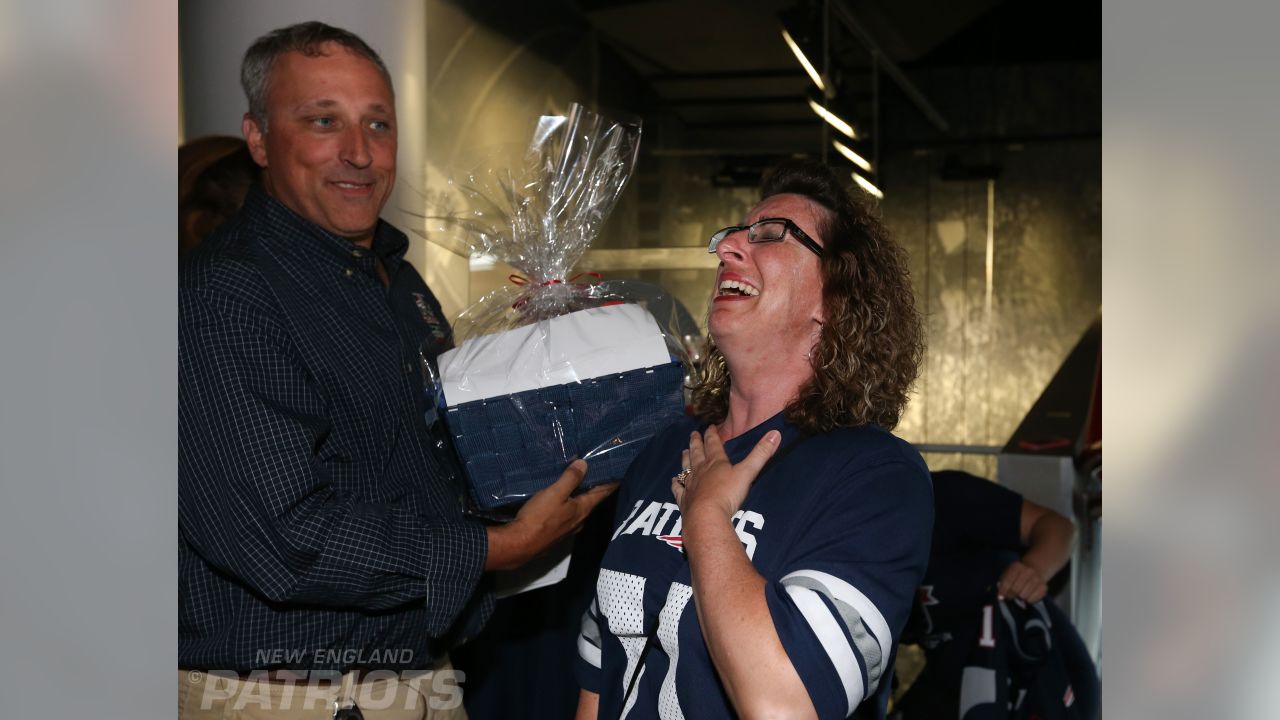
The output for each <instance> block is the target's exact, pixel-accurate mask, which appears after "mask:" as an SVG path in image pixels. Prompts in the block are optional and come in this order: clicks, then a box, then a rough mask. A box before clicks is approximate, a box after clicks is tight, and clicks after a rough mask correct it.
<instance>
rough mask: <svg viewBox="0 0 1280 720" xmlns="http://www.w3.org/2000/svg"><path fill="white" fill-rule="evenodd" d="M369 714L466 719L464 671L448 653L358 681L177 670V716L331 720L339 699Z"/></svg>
mask: <svg viewBox="0 0 1280 720" xmlns="http://www.w3.org/2000/svg"><path fill="white" fill-rule="evenodd" d="M335 702H337V703H339V704H340V706H341V707H350V706H351V704H352V702H355V704H356V705H358V706H359V707H360V712H361V714H363V715H364V717H365V718H366V719H367V720H466V717H467V711H466V710H465V709H464V708H463V707H462V676H461V673H459V672H457V671H455V670H454V669H453V664H452V663H451V662H450V661H449V657H448V656H447V655H446V656H445V657H443V658H441V660H440V662H438V663H437V664H436V666H435V667H434V668H432V669H430V670H408V671H403V672H400V673H393V672H392V671H390V670H387V671H373V672H369V673H367V674H365V675H364V676H363V677H361V678H360V679H359V680H358V681H357V679H356V675H355V674H354V673H347V674H346V675H343V676H342V677H341V678H338V677H337V676H335V675H328V676H326V675H323V674H317V676H315V677H311V678H310V679H307V678H300V679H299V680H298V681H297V682H285V681H279V680H266V679H265V676H264V679H255V678H254V676H253V674H252V673H251V674H250V676H249V677H248V678H245V679H242V678H239V677H235V676H230V675H226V674H220V673H216V672H215V673H204V672H201V671H199V670H179V671H178V720H214V719H215V718H216V719H217V720H329V718H332V717H333V712H334V703H335Z"/></svg>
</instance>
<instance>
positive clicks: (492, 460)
mask: <svg viewBox="0 0 1280 720" xmlns="http://www.w3.org/2000/svg"><path fill="white" fill-rule="evenodd" d="M639 142H640V124H639V122H621V121H613V120H609V119H607V118H605V117H603V116H601V115H599V114H597V113H594V112H591V111H588V110H586V109H584V108H583V107H581V106H579V105H573V106H572V107H571V108H570V109H569V112H568V113H567V114H566V115H564V116H544V117H542V118H541V119H540V120H539V121H538V123H537V127H536V129H535V131H534V134H533V139H532V141H531V143H530V144H529V146H528V149H527V151H526V152H525V154H524V157H523V162H522V164H520V165H519V166H518V167H516V168H508V169H496V168H494V167H491V166H484V167H481V168H479V169H476V170H472V171H470V172H467V173H463V174H460V176H456V177H455V178H454V179H453V180H452V181H451V184H452V185H453V186H454V188H453V189H454V192H455V195H456V196H458V197H460V198H461V199H462V200H463V203H464V205H465V208H464V209H463V210H462V211H460V212H456V213H453V214H451V215H450V216H449V217H447V218H444V220H446V223H445V227H447V228H449V229H451V230H452V231H454V232H458V233H461V235H462V238H463V240H464V242H465V244H466V245H467V246H468V247H469V248H470V250H471V252H472V254H473V256H475V255H482V256H488V257H490V258H493V259H495V260H498V261H502V262H505V263H507V264H508V265H510V266H511V267H513V268H514V269H515V270H516V271H517V273H516V274H512V275H511V276H510V278H509V280H510V284H509V285H506V286H503V287H501V288H499V289H498V290H495V291H493V292H491V293H489V294H488V295H485V296H484V297H482V298H481V299H480V300H479V301H477V302H476V303H475V304H473V305H472V306H470V307H468V308H467V309H466V310H464V311H463V312H462V313H461V315H459V317H458V318H457V320H456V321H455V323H454V336H455V340H456V342H457V345H456V347H455V348H454V349H452V350H449V351H447V352H445V353H442V354H441V355H440V356H439V357H438V358H437V359H436V363H435V364H434V365H432V364H431V363H430V362H429V361H427V360H425V359H424V363H425V364H426V366H425V368H424V371H425V375H426V376H427V378H428V379H429V380H428V390H429V391H430V392H432V393H433V397H434V398H435V401H436V406H437V407H438V410H439V413H440V415H441V416H442V417H443V419H444V423H445V426H446V427H447V429H448V432H449V434H450V435H451V436H452V438H453V442H454V445H455V447H456V449H457V451H458V455H459V457H460V459H461V461H462V465H463V467H464V469H465V471H466V474H467V479H468V481H469V485H470V488H471V496H472V497H471V499H472V501H473V503H474V505H475V508H473V509H476V510H478V512H479V513H480V514H488V515H489V516H493V517H501V516H502V515H503V513H504V511H506V512H507V513H508V514H509V511H510V509H511V508H512V507H514V506H516V505H518V504H519V503H520V502H522V501H523V500H525V499H527V498H528V497H529V496H531V495H533V494H534V493H536V492H537V491H538V490H541V489H542V488H544V487H546V486H548V485H550V484H551V483H553V482H555V480H556V479H557V478H558V477H559V476H560V473H561V472H563V470H564V468H565V467H566V466H567V465H568V464H569V463H570V462H571V461H572V460H573V459H574V458H582V459H584V460H586V461H587V463H588V472H587V477H586V479H585V480H584V482H583V486H584V487H589V486H592V485H597V484H601V483H605V482H609V481H612V480H617V479H619V478H620V477H621V476H622V475H623V473H624V472H625V471H626V469H627V466H628V465H629V464H630V462H631V460H632V459H633V458H634V457H635V455H636V453H637V452H638V451H639V449H640V448H641V446H642V445H643V443H644V441H646V440H648V439H649V437H651V436H652V435H653V434H654V433H656V432H657V431H658V430H660V429H662V428H663V427H665V426H666V425H668V424H670V423H671V422H672V421H673V420H675V419H676V418H678V417H680V416H681V415H682V414H683V412H684V395H683V386H684V382H685V379H686V367H687V366H688V355H687V352H686V348H685V346H684V345H683V344H682V343H681V340H680V335H679V334H678V330H677V329H676V321H675V318H673V317H672V312H671V308H673V307H674V304H673V303H671V302H670V301H669V300H668V296H666V295H665V293H664V292H663V291H662V290H661V289H660V288H656V287H655V286H652V285H649V284H647V283H640V282H638V281H626V280H603V279H601V277H600V276H599V275H598V274H597V273H592V272H578V273H574V272H573V268H574V266H575V265H576V264H577V263H578V261H579V260H580V259H581V258H582V255H583V253H584V252H585V251H586V249H587V247H588V245H589V244H590V243H591V242H592V240H594V239H595V237H596V236H597V234H598V233H599V232H600V229H601V226H602V225H603V224H604V221H605V219H606V218H607V217H608V215H609V212H610V211H611V210H612V209H613V207H614V205H615V204H616V202H617V200H618V197H619V195H621V193H622V190H623V188H624V186H625V185H626V183H627V180H628V178H629V177H630V175H631V172H632V169H633V168H634V166H635V162H636V157H637V153H638V150H639Z"/></svg>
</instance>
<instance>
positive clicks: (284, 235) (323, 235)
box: [242, 184, 409, 273]
mask: <svg viewBox="0 0 1280 720" xmlns="http://www.w3.org/2000/svg"><path fill="white" fill-rule="evenodd" d="M242 212H243V213H244V215H245V217H247V218H248V219H250V220H251V221H253V222H255V223H257V224H259V225H262V226H263V232H262V237H263V238H268V239H270V240H272V241H275V243H276V244H277V245H280V246H284V247H287V248H288V249H289V250H291V251H296V252H300V253H302V254H303V255H307V256H314V254H315V253H317V252H318V253H321V254H323V255H326V256H330V257H332V258H333V259H335V260H338V261H340V262H343V263H345V264H350V263H352V262H355V263H356V265H357V266H361V267H363V266H365V265H367V266H368V269H369V270H370V271H372V263H373V258H372V257H371V254H372V255H377V256H378V257H379V258H381V259H382V261H383V265H384V266H385V267H386V269H387V272H389V273H393V272H394V271H395V269H396V268H397V267H398V266H399V264H400V261H401V260H402V259H403V258H404V254H405V252H406V251H407V250H408V249H409V238H408V236H407V235H405V234H404V233H403V232H401V231H400V230H398V229H396V228H395V227H394V226H392V225H391V223H388V222H387V221H385V220H383V219H381V218H379V219H378V224H377V226H376V227H375V228H374V231H373V249H372V251H370V250H367V249H365V248H363V247H361V246H359V245H357V244H355V243H353V242H351V241H350V240H348V239H346V238H343V237H338V236H337V235H334V234H333V233H331V232H329V231H327V230H325V229H324V228H322V227H320V226H319V225H316V224H315V223H313V222H311V221H310V220H307V219H306V218H304V217H302V216H301V215H299V214H297V213H296V212H294V211H293V210H291V209H289V207H288V206H286V205H285V204H284V203H282V202H280V201H279V200H277V199H275V198H274V197H271V196H270V195H269V194H267V192H266V190H264V189H263V187H262V186H261V185H260V184H255V185H254V186H253V187H251V188H250V189H249V192H248V194H247V195H246V196H245V200H244V207H243V210H242Z"/></svg>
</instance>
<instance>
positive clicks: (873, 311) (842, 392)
mask: <svg viewBox="0 0 1280 720" xmlns="http://www.w3.org/2000/svg"><path fill="white" fill-rule="evenodd" d="M784 193H794V194H797V195H803V196H804V197H806V198H808V199H809V200H812V201H813V202H815V203H817V204H819V205H821V206H822V207H824V208H826V209H827V210H828V211H829V212H828V213H826V214H825V217H824V218H823V219H822V220H821V221H820V223H819V228H818V236H819V238H820V239H821V240H822V244H823V248H824V253H823V256H822V259H821V264H820V267H821V272H822V282H823V285H822V305H823V310H824V314H825V316H826V322H825V323H824V324H823V326H822V330H821V334H820V336H819V339H818V343H817V344H816V345H815V346H814V348H813V352H812V354H811V355H810V363H811V364H812V365H813V377H812V378H810V379H809V381H808V382H806V383H805V384H804V385H803V386H801V388H800V391H799V394H798V395H797V397H796V398H795V399H794V400H792V401H791V403H790V404H789V405H788V406H787V409H786V418H787V420H788V422H791V423H792V424H794V425H796V426H798V427H800V428H801V429H803V430H804V431H805V432H808V433H821V432H827V431H829V430H831V429H833V428H836V427H857V426H860V425H867V424H876V425H880V426H882V427H885V428H889V429H892V428H893V427H894V426H895V425H897V424H898V420H899V419H900V418H901V416H902V409H903V408H904V407H905V406H906V404H907V393H908V391H909V390H910V388H911V385H912V383H913V382H915V379H916V374H917V373H918V371H919V366H920V362H921V359H922V358H923V356H924V330H923V326H922V324H921V321H920V315H919V314H918V313H917V312H916V306H915V298H914V296H913V295H912V292H911V282H910V276H909V274H908V272H907V258H906V253H905V252H904V251H903V249H902V247H901V246H899V245H898V244H897V243H896V242H894V241H893V240H891V239H890V238H889V233H888V231H887V230H886V229H885V227H884V225H883V223H881V222H880V219H879V218H878V217H876V215H875V214H873V213H872V211H871V209H870V208H868V207H867V206H865V205H863V204H862V203H860V202H857V201H855V200H853V199H852V198H851V197H849V193H848V192H847V191H846V190H845V189H844V187H843V186H842V185H841V183H840V181H839V179H838V178H837V177H836V175H835V174H834V173H833V172H832V171H831V169H830V168H828V167H826V166H825V165H822V164H820V163H817V162H813V161H806V160H792V161H787V162H784V163H782V164H780V165H779V166H777V167H776V168H775V169H774V170H773V171H772V172H771V173H769V175H768V176H767V177H766V178H765V180H764V183H763V185H762V186H761V188H760V199H761V200H764V199H766V198H769V197H772V196H774V195H781V194H784ZM705 358H706V361H705V362H704V363H703V366H702V369H701V371H700V373H699V376H698V379H697V381H696V382H695V384H694V386H693V388H692V391H693V407H694V412H695V413H696V414H697V415H698V417H700V418H702V419H703V420H706V421H708V422H721V421H722V420H724V418H725V416H726V415H727V413H728V411H729V387H730V385H731V383H732V380H731V378H730V377H729V369H728V366H727V365H726V364H725V359H724V355H723V354H721V352H720V350H719V348H717V347H716V346H715V342H714V340H712V339H711V338H708V340H707V352H706V353H705Z"/></svg>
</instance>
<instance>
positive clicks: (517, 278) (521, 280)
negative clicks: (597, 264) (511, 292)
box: [507, 272, 604, 309]
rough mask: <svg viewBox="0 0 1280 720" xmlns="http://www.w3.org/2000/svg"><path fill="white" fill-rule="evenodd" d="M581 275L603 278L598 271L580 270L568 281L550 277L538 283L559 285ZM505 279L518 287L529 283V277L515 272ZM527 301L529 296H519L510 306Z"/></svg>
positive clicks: (570, 281)
mask: <svg viewBox="0 0 1280 720" xmlns="http://www.w3.org/2000/svg"><path fill="white" fill-rule="evenodd" d="M583 275H590V276H591V277H593V278H595V279H597V280H603V279H604V276H603V275H601V274H600V273H598V272H580V273H578V274H577V275H574V276H573V277H571V278H569V279H568V281H565V280H561V279H560V278H553V279H551V280H546V281H543V282H541V283H539V285H543V286H546V285H561V284H563V283H565V282H569V283H573V281H574V280H577V279H578V278H580V277H582V276H583ZM507 280H509V281H511V284H512V285H516V286H519V287H524V286H525V285H528V284H529V278H527V277H525V276H523V275H518V274H516V273H511V274H510V275H508V276H507ZM574 284H580V285H584V284H586V283H574ZM527 302H529V298H520V299H519V300H517V301H515V303H513V304H512V305H511V307H513V308H517V309H519V307H520V306H521V305H524V304H525V303H527Z"/></svg>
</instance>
